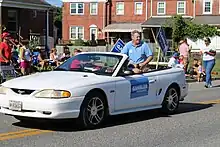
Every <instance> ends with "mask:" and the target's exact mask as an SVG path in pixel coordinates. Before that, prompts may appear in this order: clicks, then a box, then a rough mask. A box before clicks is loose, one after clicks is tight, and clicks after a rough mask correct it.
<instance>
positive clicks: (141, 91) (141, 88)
mask: <svg viewBox="0 0 220 147" xmlns="http://www.w3.org/2000/svg"><path fill="white" fill-rule="evenodd" d="M130 83H131V99H133V98H138V97H141V96H146V95H148V90H149V80H148V78H147V77H141V78H137V79H134V80H130Z"/></svg>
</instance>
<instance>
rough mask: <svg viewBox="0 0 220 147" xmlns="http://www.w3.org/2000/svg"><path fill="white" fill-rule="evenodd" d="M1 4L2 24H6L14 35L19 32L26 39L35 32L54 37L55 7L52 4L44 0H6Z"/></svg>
mask: <svg viewBox="0 0 220 147" xmlns="http://www.w3.org/2000/svg"><path fill="white" fill-rule="evenodd" d="M0 4H1V6H0V26H5V27H6V28H7V30H8V31H9V32H10V33H11V34H12V35H14V37H16V35H17V34H18V33H19V34H20V36H22V37H23V39H24V40H26V39H30V35H33V34H34V35H37V36H44V35H45V36H51V37H53V7H52V6H51V5H50V4H48V3H46V2H45V1H43V0H16V1H15V0H4V1H1V2H0ZM47 18H48V19H47ZM0 30H1V29H0ZM47 30H48V31H47ZM1 31H2V30H1Z"/></svg>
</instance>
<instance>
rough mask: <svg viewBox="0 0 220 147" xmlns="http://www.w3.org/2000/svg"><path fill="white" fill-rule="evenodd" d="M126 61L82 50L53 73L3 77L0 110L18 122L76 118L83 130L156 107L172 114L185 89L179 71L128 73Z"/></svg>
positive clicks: (121, 55)
mask: <svg viewBox="0 0 220 147" xmlns="http://www.w3.org/2000/svg"><path fill="white" fill-rule="evenodd" d="M128 63H129V59H128V56H127V55H124V54H120V53H111V52H106V53H101V52H100V53H97V52H89V53H88V52H87V53H81V54H78V55H77V56H75V57H72V58H70V59H68V60H67V61H66V62H64V63H63V64H62V65H60V66H59V67H57V68H56V69H55V70H54V71H50V72H42V73H36V74H33V75H28V76H23V77H19V78H15V79H12V80H9V81H6V82H5V83H3V84H2V85H1V87H0V112H1V113H4V114H7V115H12V116H14V117H15V118H17V119H19V120H21V121H22V120H23V121H24V120H26V119H27V118H29V119H30V118H35V119H36V118H38V119H39V118H41V119H53V120H55V119H56V120H57V119H69V118H77V119H78V120H79V121H80V122H81V124H82V125H83V126H84V127H87V128H89V127H96V126H97V125H100V124H101V123H102V122H103V121H104V119H105V118H106V117H107V116H108V115H117V114H123V113H129V112H136V111H142V110H150V109H157V108H161V110H163V112H166V113H169V114H170V113H174V112H175V111H176V109H177V108H178V105H179V101H182V100H184V97H185V96H186V95H187V93H188V86H187V83H186V80H185V74H184V71H183V69H181V68H168V67H160V68H159V69H157V70H156V69H155V68H154V67H151V69H150V70H149V72H147V73H143V74H134V73H133V72H132V70H131V69H130V68H129V67H130V66H129V65H128ZM153 68H154V69H153Z"/></svg>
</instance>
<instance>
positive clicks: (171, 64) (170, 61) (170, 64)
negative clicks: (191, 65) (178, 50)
mask: <svg viewBox="0 0 220 147" xmlns="http://www.w3.org/2000/svg"><path fill="white" fill-rule="evenodd" d="M175 65H176V63H175V59H174V58H173V57H171V58H170V60H169V62H168V66H169V67H174V66H175Z"/></svg>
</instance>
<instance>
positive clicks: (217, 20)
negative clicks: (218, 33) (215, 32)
mask: <svg viewBox="0 0 220 147" xmlns="http://www.w3.org/2000/svg"><path fill="white" fill-rule="evenodd" d="M193 22H194V23H196V24H209V25H220V16H217V15H216V16H215V15H203V16H196V18H195V19H194V20H193Z"/></svg>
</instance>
